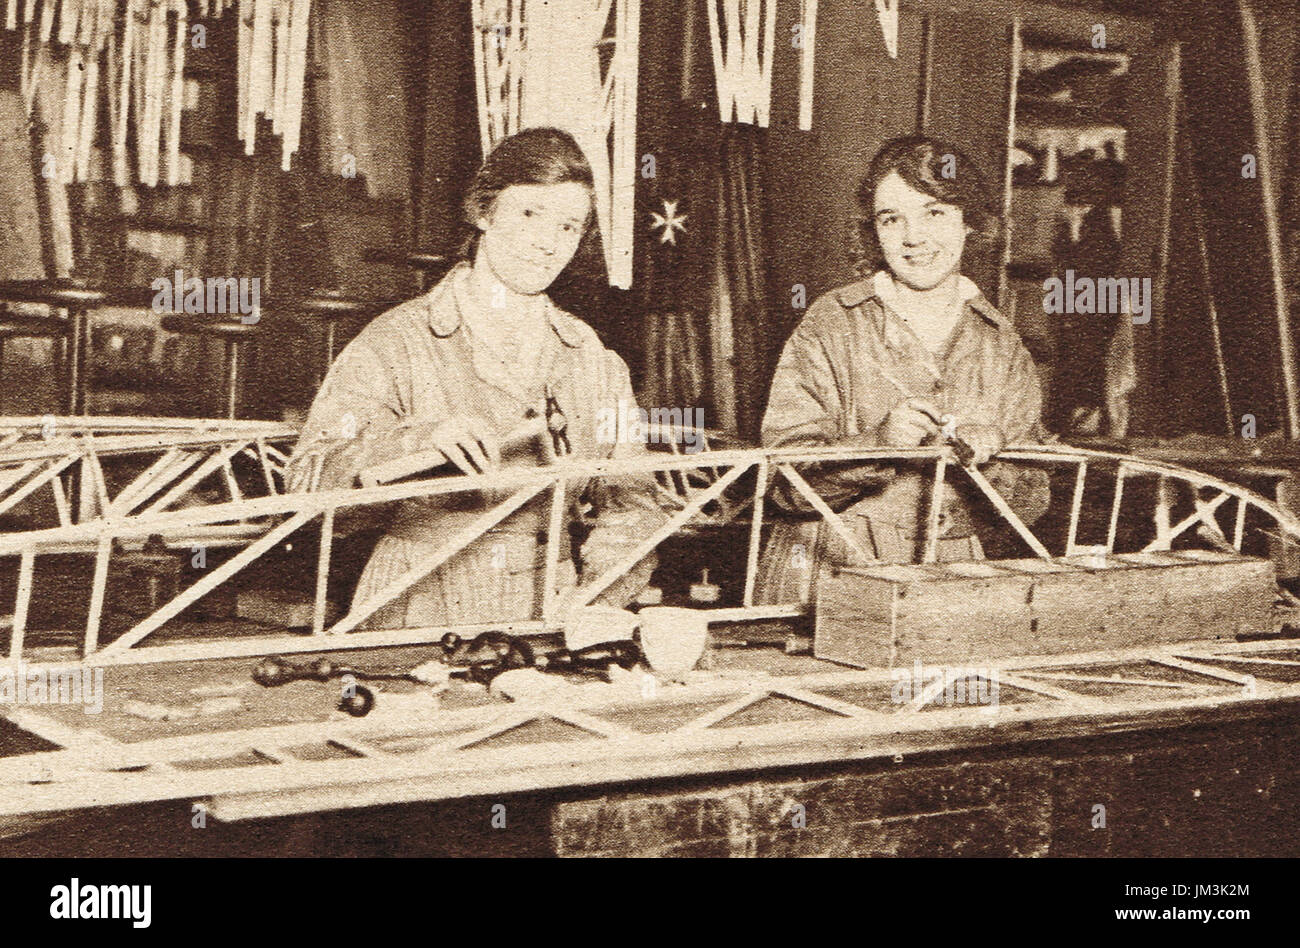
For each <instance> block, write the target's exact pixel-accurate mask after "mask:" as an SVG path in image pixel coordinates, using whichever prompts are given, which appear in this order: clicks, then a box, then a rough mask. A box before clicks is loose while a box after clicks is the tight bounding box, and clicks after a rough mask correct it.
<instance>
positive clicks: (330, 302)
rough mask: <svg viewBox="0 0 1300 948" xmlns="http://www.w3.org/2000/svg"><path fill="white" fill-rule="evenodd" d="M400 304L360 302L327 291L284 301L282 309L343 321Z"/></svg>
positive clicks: (379, 301) (398, 301)
mask: <svg viewBox="0 0 1300 948" xmlns="http://www.w3.org/2000/svg"><path fill="white" fill-rule="evenodd" d="M401 302H402V301H401V300H377V299H365V300H361V299H355V298H353V297H348V296H344V295H343V294H342V293H339V292H336V291H332V290H327V291H324V292H321V291H318V292H315V293H313V294H311V295H310V296H306V297H303V298H302V299H300V300H293V301H286V302H285V304H284V308H285V309H291V310H294V311H295V312H296V313H297V314H298V315H300V316H315V317H318V318H321V319H343V318H347V317H350V316H375V315H378V314H379V313H382V312H384V311H385V310H390V309H392V308H393V307H394V306H396V305H397V304H398V303H401Z"/></svg>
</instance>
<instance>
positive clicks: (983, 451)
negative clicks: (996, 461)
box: [953, 421, 1006, 467]
mask: <svg viewBox="0 0 1300 948" xmlns="http://www.w3.org/2000/svg"><path fill="white" fill-rule="evenodd" d="M953 434H954V436H955V437H957V438H960V439H961V440H962V441H964V442H966V444H967V445H969V446H970V449H971V452H972V457H971V461H970V463H971V464H974V465H975V466H976V467H979V466H980V465H982V464H987V463H988V462H989V459H990V458H992V457H993V456H994V455H995V454H997V453H998V452H999V451H1001V450H1002V449H1003V448H1004V447H1006V439H1005V438H1004V437H1003V436H1002V429H1001V428H998V427H997V426H996V425H963V424H961V422H960V421H959V422H958V423H957V424H956V425H954V426H953Z"/></svg>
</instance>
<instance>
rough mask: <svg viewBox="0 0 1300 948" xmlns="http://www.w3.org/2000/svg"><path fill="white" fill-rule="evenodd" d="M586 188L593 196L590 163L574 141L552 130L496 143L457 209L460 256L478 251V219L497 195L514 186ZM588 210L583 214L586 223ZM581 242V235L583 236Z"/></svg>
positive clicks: (529, 132) (521, 133) (528, 130)
mask: <svg viewBox="0 0 1300 948" xmlns="http://www.w3.org/2000/svg"><path fill="white" fill-rule="evenodd" d="M568 182H575V183H577V184H582V185H586V187H587V190H588V191H590V192H592V197H593V202H592V203H593V206H594V203H595V201H594V197H595V178H594V176H593V175H592V173H591V164H590V163H589V162H588V161H587V156H586V155H584V154H583V153H582V149H581V148H579V147H578V143H577V142H576V141H574V139H573V136H572V135H570V134H569V133H568V132H565V131H562V130H561V129H558V128H526V129H524V130H522V131H519V132H515V134H513V135H511V136H509V137H508V138H503V139H501V141H499V142H497V144H496V146H495V147H494V148H493V149H492V151H490V152H489V153H488V156H487V158H485V159H484V160H483V164H482V165H480V166H479V169H478V173H477V174H475V175H474V181H473V183H472V184H471V185H470V188H469V192H468V193H467V194H466V195H465V201H464V203H463V204H462V205H461V209H462V226H463V227H464V228H465V229H466V231H467V232H466V234H465V238H464V241H463V242H462V243H461V247H460V255H461V257H463V258H465V259H467V260H468V259H472V258H473V256H474V251H475V249H476V248H477V247H478V237H479V233H480V231H479V229H478V221H479V218H481V217H490V216H491V214H492V207H493V205H494V204H495V203H496V199H497V196H498V195H499V194H500V193H501V192H502V191H504V190H505V189H506V188H508V187H511V186H512V185H516V184H566V183H568ZM592 213H594V210H593V211H589V212H588V214H587V223H588V224H590V223H591V215H592ZM583 242H584V243H585V242H586V236H584V238H583Z"/></svg>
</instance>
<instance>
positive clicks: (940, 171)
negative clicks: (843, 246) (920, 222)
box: [849, 135, 998, 277]
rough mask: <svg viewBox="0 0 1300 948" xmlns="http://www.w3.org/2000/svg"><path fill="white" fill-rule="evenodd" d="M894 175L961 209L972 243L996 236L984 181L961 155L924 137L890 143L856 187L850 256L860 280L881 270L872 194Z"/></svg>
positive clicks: (882, 255) (952, 148)
mask: <svg viewBox="0 0 1300 948" xmlns="http://www.w3.org/2000/svg"><path fill="white" fill-rule="evenodd" d="M895 172H897V173H898V176H899V177H900V178H902V179H903V180H904V181H905V182H907V184H908V186H910V187H912V188H915V189H916V190H917V191H920V192H921V193H923V194H928V195H930V196H931V197H935V198H938V199H939V200H940V201H943V202H944V203H946V204H952V205H955V206H956V207H959V208H961V212H962V219H963V221H964V222H965V223H966V224H967V226H969V227H971V228H972V229H973V230H974V232H975V233H974V238H975V239H976V240H983V241H991V240H992V239H993V237H994V236H995V235H996V234H997V232H998V216H997V214H996V213H994V211H993V210H992V208H991V207H990V205H989V197H988V189H987V188H986V187H985V185H984V176H983V175H981V174H980V172H979V169H978V168H976V167H975V164H974V163H973V162H972V161H971V160H970V159H969V158H967V157H966V155H965V154H964V153H963V152H962V151H961V149H959V148H957V147H955V146H953V145H951V144H949V143H948V142H945V141H942V140H941V139H938V138H931V137H929V136H927V135H907V136H905V137H903V138H894V139H890V140H889V141H887V142H885V143H884V144H883V145H881V146H880V150H879V151H877V152H876V156H875V157H874V158H872V159H871V165H870V166H869V167H868V168H867V174H866V176H865V177H864V178H863V179H862V183H861V184H859V185H858V193H857V202H858V218H857V221H856V222H855V226H854V240H853V242H852V246H851V247H850V251H849V255H850V257H851V258H852V259H853V264H854V268H855V269H856V270H857V271H858V275H859V276H862V277H869V276H871V274H873V273H875V272H876V271H877V270H879V269H880V268H881V267H883V266H885V255H884V253H883V252H882V251H881V249H880V241H879V239H878V238H877V237H876V220H875V205H876V189H877V188H878V187H880V182H881V181H884V180H885V179H886V178H888V177H889V176H890V175H891V174H893V173H895Z"/></svg>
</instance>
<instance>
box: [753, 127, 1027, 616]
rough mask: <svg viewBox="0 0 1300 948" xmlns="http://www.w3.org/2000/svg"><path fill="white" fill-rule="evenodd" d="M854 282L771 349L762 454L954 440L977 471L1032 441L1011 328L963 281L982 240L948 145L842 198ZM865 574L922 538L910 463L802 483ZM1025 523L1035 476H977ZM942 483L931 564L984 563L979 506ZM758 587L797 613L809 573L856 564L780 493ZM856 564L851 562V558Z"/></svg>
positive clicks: (903, 155)
mask: <svg viewBox="0 0 1300 948" xmlns="http://www.w3.org/2000/svg"><path fill="white" fill-rule="evenodd" d="M857 201H858V209H857V210H858V221H859V223H860V226H859V234H860V237H861V244H860V246H859V247H858V248H857V250H858V252H857V253H856V254H855V256H856V257H857V259H856V261H855V263H856V265H857V267H858V269H859V274H860V275H861V277H862V279H860V280H859V281H858V282H856V283H852V284H849V285H848V286H843V287H840V288H839V289H837V290H833V291H831V292H830V293H827V294H825V295H823V296H821V297H819V298H818V299H817V300H816V301H815V302H814V303H813V304H812V306H810V307H809V309H808V313H807V315H806V316H805V317H804V318H803V320H802V321H801V322H800V323H799V325H798V327H797V328H796V329H795V331H794V333H793V334H792V335H791V337H790V339H789V340H788V342H787V343H786V346H785V349H784V351H783V352H782V355H781V360H780V362H779V364H778V366H777V370H776V374H775V377H774V379H773V382H772V391H771V396H770V398H769V400H768V407H767V413H766V415H765V416H764V419H763V428H762V437H763V443H764V444H765V445H771V446H777V447H790V446H821V445H837V446H848V447H861V448H864V449H888V448H914V447H917V446H919V445H922V444H927V443H933V442H936V441H938V440H939V439H940V438H941V437H942V436H943V431H944V430H945V429H946V430H947V431H948V432H951V433H953V434H955V435H956V436H957V437H959V438H960V439H961V440H963V441H964V442H966V443H967V444H968V445H969V446H970V447H971V449H972V451H973V455H974V456H973V463H975V464H977V465H985V464H986V463H987V462H988V461H989V460H990V459H991V458H992V457H993V456H994V455H996V454H997V453H998V452H999V451H1000V450H1001V449H1002V448H1003V447H1004V446H1005V445H1008V444H1014V443H1017V442H1025V441H1031V440H1038V439H1039V438H1041V436H1042V431H1041V428H1040V422H1039V413H1040V407H1041V394H1040V389H1039V381H1038V376H1037V373H1036V371H1035V369H1034V363H1033V360H1032V359H1031V358H1030V356H1029V353H1028V352H1027V351H1026V350H1025V347H1024V345H1023V344H1022V343H1021V341H1020V336H1019V335H1018V334H1017V333H1016V330H1015V328H1014V327H1013V326H1012V325H1011V323H1010V322H1009V321H1008V320H1007V319H1006V318H1005V317H1003V316H1002V314H1001V313H999V312H998V311H997V309H996V308H994V306H993V305H992V304H991V303H990V302H989V301H988V300H987V299H985V298H984V296H983V295H982V294H981V293H980V291H979V289H978V287H976V286H975V284H974V283H973V282H972V281H971V280H970V279H969V278H967V277H965V276H963V275H962V272H961V263H962V254H963V252H964V251H965V249H966V246H967V243H968V241H972V240H980V239H987V238H989V237H991V236H992V235H993V234H994V233H995V232H996V227H997V218H996V217H995V216H994V215H993V214H992V212H991V211H990V209H989V202H988V197H987V191H986V189H985V187H984V182H983V179H982V177H981V176H980V174H979V172H978V171H977V170H976V169H975V167H974V165H973V164H972V163H971V162H970V160H969V159H968V158H966V156H965V155H963V154H962V152H961V151H960V150H959V149H958V148H956V147H955V146H953V145H951V144H949V143H947V142H944V141H941V140H939V139H935V138H930V137H926V136H920V135H913V136H908V137H905V138H897V139H894V140H892V141H889V142H886V143H885V144H884V145H883V146H882V147H881V148H880V150H879V152H877V154H876V156H875V158H874V159H873V160H872V162H871V165H870V167H869V169H868V171H867V174H866V176H865V177H864V178H863V180H862V183H861V186H860V187H859V189H858V192H857ZM805 474H806V475H807V476H808V477H809V478H810V479H811V480H812V481H813V486H814V487H815V488H816V489H817V491H818V493H819V494H821V496H822V497H823V498H824V499H825V500H826V501H827V502H828V503H829V504H830V506H831V507H832V509H834V510H836V511H838V512H839V513H840V517H841V518H842V519H843V520H844V521H845V523H846V524H848V525H849V527H850V529H851V530H852V532H853V535H854V538H855V539H856V540H857V541H858V543H859V545H860V546H861V547H862V549H863V551H865V552H866V553H868V554H869V555H870V556H871V557H872V559H874V560H875V561H883V562H912V561H914V560H915V559H917V557H918V555H919V553H920V552H921V551H920V549H919V546H920V542H921V538H922V536H923V534H924V531H923V529H922V519H923V517H924V516H925V514H926V510H925V499H926V498H928V496H929V491H928V489H927V488H926V485H925V483H924V482H925V481H926V480H927V479H928V475H927V474H925V473H923V471H922V469H921V468H919V467H917V466H907V465H902V464H900V465H898V466H897V470H895V468H894V467H893V466H888V465H880V464H849V465H844V464H841V465H823V466H820V467H819V468H818V469H816V470H806V471H805ZM985 474H986V476H989V477H990V479H991V480H993V481H995V483H997V484H999V485H1000V486H1001V487H1002V488H1003V491H1004V492H1005V493H1006V494H1007V495H1008V497H1009V499H1011V500H1012V503H1013V506H1015V507H1018V508H1019V510H1020V511H1021V512H1022V513H1023V514H1024V515H1025V516H1027V517H1028V518H1029V519H1031V520H1032V519H1034V518H1035V517H1036V516H1039V515H1041V514H1042V512H1043V510H1045V508H1046V502H1047V496H1046V486H1047V485H1046V479H1045V478H1043V477H1042V476H1041V472H1033V473H1031V475H1030V476H1027V477H1022V476H1017V475H1016V474H1015V472H1013V471H1012V470H1010V469H1007V468H1002V469H999V467H998V465H997V464H992V465H989V466H988V469H987V470H986V471H985ZM966 486H967V485H965V484H964V483H962V482H961V479H960V478H954V479H953V483H952V484H951V486H950V489H949V490H947V491H946V492H945V494H946V501H945V507H944V509H943V510H942V511H941V513H940V517H939V523H940V530H941V533H940V539H939V543H938V550H939V558H940V559H941V560H959V559H973V558H978V557H981V556H982V555H983V552H982V548H981V546H980V542H979V539H978V536H977V535H976V531H975V526H976V523H977V521H978V519H979V518H980V516H981V515H982V513H983V512H982V511H981V509H980V508H981V504H980V503H979V502H978V501H977V500H975V498H974V497H973V496H972V495H970V494H969V492H968V491H966V490H964V488H965V487H966ZM774 499H775V500H776V503H777V506H778V508H779V509H781V510H783V511H784V512H785V514H786V516H785V517H783V518H780V519H779V522H778V523H776V525H775V526H774V528H773V533H772V536H771V538H770V541H769V543H768V546H767V548H766V550H765V552H764V557H763V564H762V568H761V570H760V575H759V580H758V594H759V600H760V601H762V602H768V603H772V602H789V601H791V600H793V599H799V600H801V601H806V600H807V599H808V597H809V592H810V588H811V585H812V581H813V579H814V573H815V570H816V567H817V566H818V564H820V563H822V562H826V561H829V562H832V563H849V562H854V561H855V556H854V555H853V554H852V553H851V550H850V549H849V547H848V545H847V544H845V543H844V542H843V541H842V540H841V538H839V537H838V536H836V535H835V534H832V533H830V532H829V531H827V530H825V529H824V527H823V525H822V523H821V520H820V518H819V517H818V516H817V515H816V513H815V511H813V510H812V509H811V508H810V506H809V505H808V504H807V503H806V502H805V501H804V499H803V498H802V497H801V496H799V495H798V494H796V493H794V492H792V491H788V490H781V491H778V492H777V493H776V494H775V498H774ZM858 558H860V557H858Z"/></svg>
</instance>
